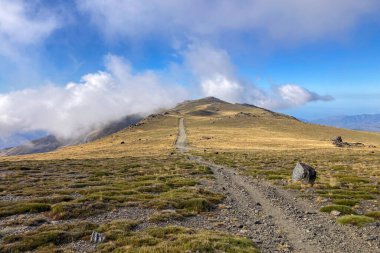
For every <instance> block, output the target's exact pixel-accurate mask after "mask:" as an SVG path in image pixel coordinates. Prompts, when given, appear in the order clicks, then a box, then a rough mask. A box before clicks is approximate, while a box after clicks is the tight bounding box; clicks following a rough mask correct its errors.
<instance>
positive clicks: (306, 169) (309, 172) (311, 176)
mask: <svg viewBox="0 0 380 253" xmlns="http://www.w3.org/2000/svg"><path fill="white" fill-rule="evenodd" d="M316 178H317V172H316V171H315V169H313V168H312V167H311V166H309V165H307V164H304V163H300V162H298V163H297V165H296V167H295V168H294V170H293V175H292V180H293V181H301V182H302V183H307V184H311V185H314V182H315V179H316Z"/></svg>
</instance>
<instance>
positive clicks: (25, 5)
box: [0, 0, 59, 57]
mask: <svg viewBox="0 0 380 253" xmlns="http://www.w3.org/2000/svg"><path fill="white" fill-rule="evenodd" d="M58 26H59V24H58V21H57V19H56V18H55V17H53V16H52V15H51V14H50V13H49V12H48V11H47V10H44V9H43V8H40V6H38V5H37V4H35V3H31V1H23V0H12V1H7V0H0V55H5V56H8V57H15V56H18V55H17V54H18V49H19V48H20V47H23V46H28V45H35V44H37V43H39V42H41V41H42V40H43V39H45V38H46V37H47V36H49V35H50V34H51V33H52V32H53V31H54V30H55V29H56V28H57V27H58Z"/></svg>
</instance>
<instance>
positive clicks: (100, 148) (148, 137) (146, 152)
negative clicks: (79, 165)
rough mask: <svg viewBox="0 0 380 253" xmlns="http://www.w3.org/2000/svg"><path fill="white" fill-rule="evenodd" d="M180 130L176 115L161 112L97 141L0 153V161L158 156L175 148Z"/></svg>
mask: <svg viewBox="0 0 380 253" xmlns="http://www.w3.org/2000/svg"><path fill="white" fill-rule="evenodd" d="M177 132H178V118H177V117H176V116H173V115H165V116H164V115H159V116H156V117H154V118H148V119H146V120H144V121H143V124H141V125H139V126H135V127H132V128H128V129H124V130H122V131H120V132H118V133H115V134H113V135H111V136H108V137H106V138H103V139H100V140H97V141H94V142H90V143H86V144H82V145H77V146H68V147H63V148H60V149H58V150H56V151H53V152H49V153H44V154H33V155H22V156H13V157H0V161H18V160H20V161H22V160H56V159H95V158H120V157H128V156H133V157H144V156H158V155H162V154H168V153H170V152H171V151H173V150H174V143H175V140H176V137H177ZM122 142H124V144H121V143H122Z"/></svg>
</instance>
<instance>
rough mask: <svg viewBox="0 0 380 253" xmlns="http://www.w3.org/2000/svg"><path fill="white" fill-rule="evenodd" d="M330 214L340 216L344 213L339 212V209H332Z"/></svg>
mask: <svg viewBox="0 0 380 253" xmlns="http://www.w3.org/2000/svg"><path fill="white" fill-rule="evenodd" d="M330 214H331V215H333V216H339V215H341V214H342V213H341V212H339V211H337V210H332V211H331V212H330Z"/></svg>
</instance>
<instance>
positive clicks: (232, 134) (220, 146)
mask: <svg viewBox="0 0 380 253" xmlns="http://www.w3.org/2000/svg"><path fill="white" fill-rule="evenodd" d="M181 117H184V118H185V120H186V124H187V131H188V133H187V134H188V141H189V144H190V146H191V147H192V148H193V149H200V150H203V149H211V150H233V151H239V150H241V151H248V150H303V149H334V146H333V145H332V144H331V141H330V139H331V138H332V137H334V136H342V137H343V139H344V140H345V141H348V142H361V143H364V144H365V145H367V146H369V145H372V146H380V134H379V133H369V132H358V131H352V130H347V129H337V128H332V127H325V126H320V125H314V124H309V123H303V122H301V121H299V120H297V119H295V118H293V117H290V116H287V115H283V114H279V113H275V112H272V111H269V110H266V109H262V108H259V107H255V106H252V105H244V104H231V103H227V102H225V101H222V100H219V99H216V98H212V97H209V98H204V99H198V100H192V101H185V102H183V103H180V104H178V106H176V107H175V108H173V109H171V110H168V111H167V112H164V113H161V114H155V115H151V116H149V117H147V118H145V119H144V120H142V121H141V122H140V123H138V124H137V125H136V126H133V127H129V128H126V129H124V130H122V131H119V132H117V133H115V134H112V135H109V136H106V137H104V138H101V139H99V140H96V141H93V142H89V143H86V144H81V145H76V146H69V147H63V148H60V149H59V150H56V151H54V152H50V153H47V154H46V155H34V156H27V157H28V158H31V159H35V158H36V159H65V158H95V157H109V158H112V157H124V156H146V155H148V156H150V155H157V154H169V153H170V152H172V151H173V150H174V142H175V139H176V135H177V131H178V130H177V126H178V120H179V118H181ZM121 143H123V144H121ZM334 150H335V149H334ZM21 158H22V157H20V159H21ZM11 159H15V158H14V157H13V158H11Z"/></svg>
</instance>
